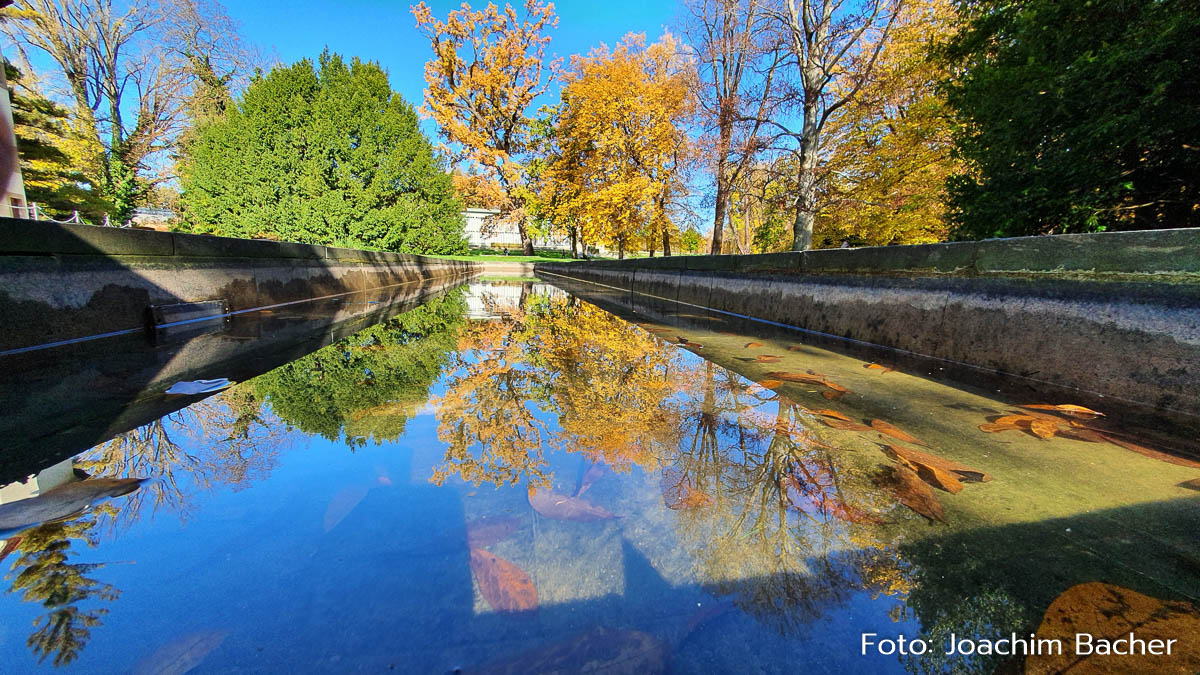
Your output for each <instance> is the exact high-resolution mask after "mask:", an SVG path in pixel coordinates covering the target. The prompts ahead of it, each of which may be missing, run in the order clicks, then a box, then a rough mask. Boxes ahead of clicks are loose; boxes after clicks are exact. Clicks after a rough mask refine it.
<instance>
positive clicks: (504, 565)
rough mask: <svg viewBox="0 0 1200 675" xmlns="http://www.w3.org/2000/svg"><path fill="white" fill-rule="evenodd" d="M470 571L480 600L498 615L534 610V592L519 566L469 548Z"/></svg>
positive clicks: (485, 552)
mask: <svg viewBox="0 0 1200 675" xmlns="http://www.w3.org/2000/svg"><path fill="white" fill-rule="evenodd" d="M471 572H473V573H474V574H475V582H476V583H477V584H479V592H480V593H481V594H482V595H483V599H484V600H487V603H488V604H489V605H491V606H492V609H494V610H496V611H498V612H528V611H533V610H536V609H537V608H538V597H537V589H536V588H534V586H533V581H532V580H531V579H530V578H529V575H528V574H526V573H525V570H522V569H521V568H520V567H517V566H516V565H514V564H512V563H510V562H509V561H507V560H505V559H504V558H501V557H499V556H497V555H495V554H493V553H489V552H488V551H485V550H483V549H480V548H473V549H471Z"/></svg>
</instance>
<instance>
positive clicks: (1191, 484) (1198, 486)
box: [1179, 478, 1200, 492]
mask: <svg viewBox="0 0 1200 675" xmlns="http://www.w3.org/2000/svg"><path fill="white" fill-rule="evenodd" d="M1179 487H1181V488H1185V489H1188V490H1195V491H1197V492H1200V478H1193V479H1191V480H1185V481H1183V482H1182V483H1180V484H1179Z"/></svg>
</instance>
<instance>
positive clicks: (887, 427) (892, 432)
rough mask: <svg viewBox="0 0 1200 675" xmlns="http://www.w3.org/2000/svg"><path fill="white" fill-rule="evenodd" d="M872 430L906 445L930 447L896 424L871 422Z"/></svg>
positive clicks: (879, 421) (881, 421) (878, 421)
mask: <svg viewBox="0 0 1200 675" xmlns="http://www.w3.org/2000/svg"><path fill="white" fill-rule="evenodd" d="M871 428H872V429H874V430H875V431H878V432H879V433H881V434H887V435H888V436H891V437H892V438H896V439H899V440H902V441H904V442H906V443H916V444H917V445H929V444H928V443H926V442H925V441H922V440H921V439H919V438H917V437H916V436H913V435H911V434H909V433H908V432H906V431H904V430H902V429H901V428H900V427H898V426H896V425H894V424H891V423H889V422H884V421H883V420H871Z"/></svg>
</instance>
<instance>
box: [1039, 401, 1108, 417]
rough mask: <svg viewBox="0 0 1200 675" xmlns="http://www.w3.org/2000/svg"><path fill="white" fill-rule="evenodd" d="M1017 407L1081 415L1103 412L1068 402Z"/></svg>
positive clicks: (1098, 414)
mask: <svg viewBox="0 0 1200 675" xmlns="http://www.w3.org/2000/svg"><path fill="white" fill-rule="evenodd" d="M1018 407H1021V408H1028V409H1030V410H1057V411H1059V412H1064V413H1067V414H1068V415H1076V416H1083V417H1102V416H1103V415H1104V413H1102V412H1096V411H1095V410H1092V409H1091V408H1085V407H1083V406H1081V405H1071V404H1070V403H1063V404H1061V405H1051V404H1049V403H1031V404H1029V405H1023V406H1018Z"/></svg>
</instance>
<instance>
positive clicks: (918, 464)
mask: <svg viewBox="0 0 1200 675" xmlns="http://www.w3.org/2000/svg"><path fill="white" fill-rule="evenodd" d="M885 448H886V450H885V452H887V453H888V454H889V455H891V456H892V457H893V458H895V459H896V460H898V461H899V462H900V464H901V465H903V466H906V467H908V468H910V469H912V470H913V471H915V472H916V473H917V476H919V477H920V478H921V480H923V481H925V482H926V483H929V484H930V485H932V486H933V487H935V488H938V489H941V490H945V491H946V492H949V493H950V494H952V495H956V494H958V493H960V492H962V491H963V484H962V481H960V480H959V478H958V475H957V474H955V473H954V472H952V471H950V470H949V469H947V468H945V464H944V463H943V462H936V461H928V460H927V459H926V458H925V457H922V456H921V455H919V454H914V453H909V452H907V449H906V448H901V447H899V446H896V445H891V444H886V445H885ZM922 454H923V453H922Z"/></svg>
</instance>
